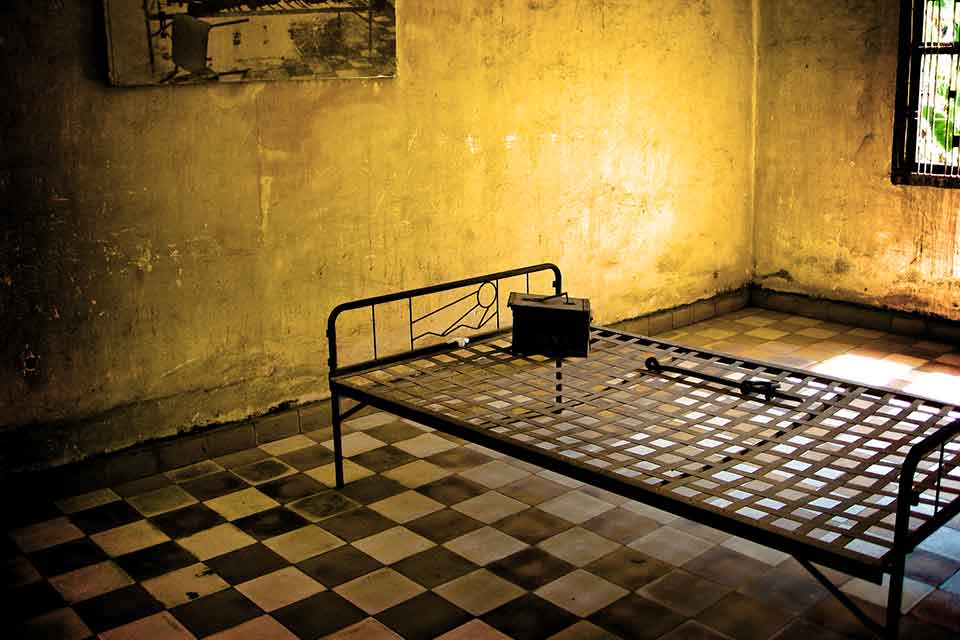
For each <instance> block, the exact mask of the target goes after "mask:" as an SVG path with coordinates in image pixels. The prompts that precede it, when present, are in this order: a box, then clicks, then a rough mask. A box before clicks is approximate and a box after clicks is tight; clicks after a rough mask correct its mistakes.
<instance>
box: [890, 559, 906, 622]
mask: <svg viewBox="0 0 960 640" xmlns="http://www.w3.org/2000/svg"><path fill="white" fill-rule="evenodd" d="M906 564H907V558H906V556H905V555H904V554H897V556H896V558H895V559H894V561H893V571H891V572H890V588H889V589H888V590H887V632H886V637H887V639H888V640H897V637H899V635H900V607H901V605H902V604H903V576H904V573H905V572H906V570H905V568H906Z"/></svg>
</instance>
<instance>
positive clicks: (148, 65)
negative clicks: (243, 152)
mask: <svg viewBox="0 0 960 640" xmlns="http://www.w3.org/2000/svg"><path fill="white" fill-rule="evenodd" d="M103 3H104V11H105V13H106V25H107V46H108V48H109V52H108V57H109V61H110V82H111V83H112V84H114V85H117V86H136V85H158V84H181V83H200V82H243V81H246V82H258V81H264V80H305V79H313V78H377V77H392V76H394V75H396V69H397V38H396V25H397V14H396V0H283V1H279V0H278V1H272V0H103Z"/></svg>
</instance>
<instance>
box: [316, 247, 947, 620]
mask: <svg viewBox="0 0 960 640" xmlns="http://www.w3.org/2000/svg"><path fill="white" fill-rule="evenodd" d="M541 272H546V273H552V275H553V282H552V286H553V288H554V291H555V292H556V293H557V294H560V293H561V291H562V285H561V283H562V278H561V274H560V270H559V268H558V267H557V266H556V265H553V264H540V265H534V266H530V267H525V268H521V269H514V270H510V271H502V272H498V273H492V274H488V275H484V276H478V277H475V278H467V279H464V280H458V281H454V282H448V283H445V284H439V285H435V286H430V287H422V288H419V289H411V290H407V291H401V292H398V293H394V294H388V295H383V296H376V297H370V298H364V299H361V300H355V301H352V302H347V303H344V304H341V305H339V306H337V307H336V308H334V309H333V311H332V312H331V313H330V316H329V319H328V325H327V337H328V341H329V349H330V359H329V377H330V392H331V404H332V417H333V442H334V453H335V469H336V484H337V487H338V488H339V487H342V486H343V448H342V442H341V441H342V424H343V421H344V420H345V419H347V418H349V417H350V416H351V415H353V414H354V413H355V412H356V411H358V410H360V409H362V408H363V407H366V406H370V407H375V408H378V409H381V410H384V411H387V412H390V413H393V414H395V415H397V416H400V417H403V418H407V419H410V420H413V421H416V422H418V423H421V424H424V425H427V426H430V427H433V428H435V429H438V430H440V431H443V432H446V433H449V434H452V435H454V436H457V437H459V438H462V439H464V440H467V441H470V442H474V443H477V444H480V445H482V446H485V447H488V448H490V449H492V450H495V451H498V452H500V453H503V454H505V455H509V456H513V457H515V458H518V459H520V460H523V461H526V462H530V463H533V464H536V465H539V466H541V467H543V468H545V469H549V470H551V471H554V472H557V473H560V474H563V475H565V476H568V477H570V478H573V479H576V480H579V481H581V482H584V483H587V484H591V485H593V486H596V487H599V488H601V489H605V490H608V491H611V492H614V493H617V494H619V495H622V496H624V497H627V498H630V499H633V500H637V501H639V502H643V503H646V504H649V505H651V506H654V507H657V508H660V509H663V510H665V511H667V512H670V513H672V514H675V515H677V516H680V517H683V518H687V519H690V520H693V521H695V522H699V523H702V524H705V525H707V526H710V527H714V528H716V529H719V530H722V531H725V532H727V533H730V534H733V535H737V536H740V537H742V538H746V539H748V540H751V541H753V542H756V543H759V544H761V545H764V546H768V547H771V548H773V549H777V550H779V551H783V552H785V553H788V554H790V555H792V556H793V557H795V558H796V559H797V560H798V561H799V562H800V564H801V565H802V566H803V567H804V568H806V569H807V570H808V571H809V572H810V573H811V574H812V575H813V576H814V577H815V578H816V579H817V580H819V581H820V582H821V583H822V584H823V585H824V586H825V588H827V589H828V590H829V592H830V593H831V594H832V595H833V596H835V597H836V598H837V599H839V600H840V601H841V603H842V604H843V605H844V606H845V607H846V608H848V609H849V610H850V611H851V612H852V613H853V614H854V615H855V616H856V617H857V618H858V619H860V620H861V621H862V622H863V624H864V625H866V626H867V627H868V628H870V629H871V630H872V631H874V632H876V633H878V634H880V635H883V636H885V637H888V638H896V637H897V636H898V632H899V622H900V617H901V606H902V598H903V581H904V573H905V563H906V556H907V554H909V553H910V552H911V551H912V550H913V549H914V548H915V547H916V546H917V545H918V544H919V543H920V542H922V541H923V540H924V539H925V538H926V537H927V536H929V535H930V534H932V533H933V532H934V531H935V530H936V529H937V528H939V527H940V526H941V525H943V524H944V523H946V522H947V521H949V520H950V519H951V518H952V517H954V516H955V515H956V514H957V513H960V439H958V438H957V436H958V435H960V420H957V418H960V410H958V409H957V408H956V407H954V406H952V405H946V404H943V403H939V402H935V401H932V400H928V399H924V398H919V397H916V396H911V395H909V394H905V393H903V392H900V391H897V390H894V389H886V388H876V387H870V386H867V385H863V384H859V383H856V382H851V381H846V380H841V379H837V378H832V377H828V376H823V375H819V374H813V373H811V372H809V371H802V370H798V369H791V368H787V367H781V366H773V365H770V364H766V363H763V362H758V361H754V360H750V359H746V358H741V357H738V356H733V355H729V354H723V353H717V352H712V351H707V350H704V349H697V348H692V347H685V346H683V345H680V344H677V343H674V342H671V341H668V340H660V339H654V338H649V337H645V336H640V335H634V334H630V333H626V332H621V331H616V330H613V329H609V328H605V327H600V326H595V327H592V331H591V353H590V356H589V357H587V358H567V359H556V360H553V359H549V358H546V357H541V356H520V355H514V354H513V353H512V351H511V349H510V340H509V335H508V334H507V333H506V330H505V329H504V328H502V327H501V322H500V319H501V318H500V312H501V296H500V288H501V286H502V281H504V280H510V279H516V278H523V279H524V280H525V282H524V285H525V288H526V289H527V291H528V292H529V290H530V278H531V275H534V274H540V273H541ZM464 291H466V293H465V294H463V295H457V294H460V293H462V292H464ZM443 294H448V295H447V297H450V296H451V295H452V296H453V299H452V300H449V301H442V300H441V301H440V302H434V300H435V299H436V298H437V297H442V296H443ZM425 300H426V301H429V302H431V303H432V304H435V305H436V306H435V307H432V308H429V310H428V311H420V310H418V311H417V312H416V313H415V308H414V307H415V302H417V303H422V302H423V301H425ZM404 302H405V303H406V313H405V314H404V316H405V318H406V320H407V324H408V325H409V336H408V338H407V339H406V340H405V342H406V344H405V347H404V348H403V349H401V350H400V351H399V352H396V353H392V354H390V355H386V356H382V355H380V352H381V351H382V344H381V346H380V348H378V340H377V321H378V315H377V310H378V309H383V308H384V307H385V306H387V305H397V304H399V305H401V307H402V306H403V303H404ZM464 306H468V307H469V308H467V309H466V311H465V312H463V313H461V310H462V309H463V307H464ZM367 309H369V314H370V315H369V330H370V331H369V333H370V336H371V338H372V340H371V342H372V352H373V358H372V359H364V360H361V361H358V362H355V363H353V364H349V365H341V364H340V362H339V358H338V355H339V353H338V349H339V348H340V347H339V346H338V342H337V321H338V319H339V318H340V316H341V315H343V314H344V313H347V312H354V311H358V310H367ZM445 314H446V315H450V314H452V316H454V318H455V319H454V320H453V321H451V322H449V323H448V324H447V326H446V328H443V329H433V330H431V329H429V327H428V325H429V324H430V323H433V324H436V322H435V321H437V320H438V319H439V318H441V317H442V316H444V315H445ZM382 315H383V311H381V316H382ZM396 315H397V314H394V316H396ZM365 322H366V321H365ZM364 332H365V331H364V330H360V331H354V332H353V333H351V334H350V335H351V336H354V335H360V334H362V333H364ZM464 332H466V333H472V334H474V335H472V336H471V337H469V338H464V337H459V338H452V337H453V336H455V335H457V334H458V333H459V334H462V333H464ZM381 342H382V341H381ZM425 342H432V344H427V345H426V346H419V344H422V343H425ZM346 398H349V399H351V400H353V401H355V402H356V404H354V405H353V406H352V407H350V408H349V409H346V410H344V409H343V407H342V406H341V402H342V400H343V399H346ZM813 563H818V564H820V565H823V566H825V567H829V568H832V569H836V570H838V571H841V572H844V573H847V574H849V575H852V576H856V577H860V578H863V579H866V580H869V581H872V582H874V583H877V584H881V583H882V581H883V576H884V574H885V573H890V574H891V579H890V587H889V592H888V599H887V611H886V621H885V624H880V623H878V622H876V621H874V620H873V619H872V618H870V617H869V616H868V615H867V614H866V613H864V612H863V611H862V610H861V609H860V608H859V607H858V606H857V605H856V603H854V602H853V601H852V600H851V599H850V598H849V597H848V596H847V595H846V594H844V593H843V592H842V591H841V590H840V589H839V588H838V587H837V586H835V585H834V584H833V583H832V582H831V581H830V580H829V579H828V578H827V577H826V576H824V575H823V573H822V572H821V571H820V570H818V569H817V567H816V566H814V564H813Z"/></svg>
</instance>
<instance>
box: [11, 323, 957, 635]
mask: <svg viewBox="0 0 960 640" xmlns="http://www.w3.org/2000/svg"><path fill="white" fill-rule="evenodd" d="M666 337H669V338H674V339H676V340H677V341H679V342H685V343H691V344H696V345H705V346H710V347H713V348H715V349H719V350H724V351H728V352H734V353H738V354H743V355H749V356H751V357H757V358H762V359H766V360H773V361H776V362H779V363H782V364H788V365H793V366H801V367H812V368H814V369H816V370H818V371H821V372H825V373H831V374H835V375H841V376H844V377H848V378H849V377H858V376H859V377H861V378H864V379H865V380H866V381H868V382H872V383H874V384H884V385H886V386H894V387H900V388H904V389H908V390H910V391H915V392H918V393H926V394H928V395H935V396H939V397H944V396H945V395H946V394H947V392H948V391H952V392H953V393H954V398H953V399H954V400H956V389H958V388H960V387H958V386H957V384H956V383H957V380H958V379H960V352H957V351H956V350H955V349H954V347H953V346H951V345H946V344H938V343H934V342H929V341H919V340H916V339H911V338H905V337H902V336H895V335H891V334H885V333H881V332H878V331H871V330H866V329H854V328H851V327H845V326H842V325H835V324H828V323H825V322H820V321H817V320H811V319H808V318H801V317H797V316H787V315H784V314H780V313H774V312H770V311H761V310H757V309H746V310H743V311H740V312H737V313H735V314H730V315H727V316H724V317H722V318H718V319H714V320H710V321H707V322H703V323H699V324H697V325H692V326H690V327H687V328H684V329H682V330H678V331H673V332H670V333H669V334H666ZM881 378H884V379H881ZM348 424H349V428H348V429H347V431H346V433H347V435H346V437H345V439H344V445H345V451H346V454H347V455H348V456H349V461H348V463H347V466H346V470H347V478H348V482H349V484H348V485H347V486H346V487H345V488H344V489H343V490H342V491H335V490H332V489H331V488H330V487H331V485H332V459H333V455H332V453H331V447H332V443H331V441H330V437H331V433H330V429H329V428H326V429H320V430H317V431H314V432H310V433H307V434H303V435H297V436H293V437H290V438H287V439H285V440H280V441H276V442H271V443H269V444H264V445H262V446H260V447H258V448H256V449H250V450H247V451H242V452H239V453H235V454H231V455H228V456H225V457H222V458H218V459H215V460H208V461H204V462H201V463H198V464H195V465H192V466H189V467H184V468H181V469H176V470H174V471H171V472H168V473H165V474H162V475H157V476H153V477H149V478H146V479H143V480H138V481H135V482H131V483H128V484H124V485H119V486H114V487H111V488H109V489H104V490H100V491H95V492H92V493H86V494H82V495H76V496H73V497H69V498H66V499H62V500H58V501H56V502H53V503H43V502H40V503H33V504H30V505H29V506H28V507H23V508H18V509H15V510H13V512H12V513H10V514H8V515H10V516H12V525H11V526H10V527H8V531H7V533H8V535H7V536H6V539H5V540H4V542H3V544H4V545H6V553H5V554H4V555H5V557H6V560H5V563H4V569H5V570H4V592H5V598H4V599H5V603H4V604H5V607H6V608H7V609H8V610H9V611H14V612H16V614H17V616H18V619H17V622H16V623H15V626H14V627H13V628H14V629H15V630H14V632H13V636H7V637H16V638H61V639H64V640H71V639H80V638H91V637H100V638H105V639H120V638H145V639H150V640H166V639H172V638H208V637H209V638H217V639H220V640H226V639H232V638H237V639H240V638H259V639H273V638H276V639H282V638H286V639H293V638H309V639H314V638H320V637H332V638H363V639H368V638H369V639H380V638H398V637H400V638H410V639H418V638H437V637H440V638H444V639H446V640H452V639H460V638H464V639H465V638H470V639H486V638H616V637H622V638H651V639H653V638H662V639H665V640H666V639H680V638H703V639H706V638H738V639H739V638H743V639H746V640H754V639H755V640H764V639H767V638H778V639H781V640H787V639H790V638H803V639H804V640H807V639H809V638H824V639H831V638H844V637H857V638H859V637H870V634H868V633H867V631H866V629H865V628H864V627H862V626H861V625H860V624H859V623H858V622H857V621H856V620H855V619H854V618H853V616H851V615H850V614H849V613H847V612H846V611H845V610H844V609H843V608H842V607H841V606H840V605H839V603H838V602H837V601H836V600H835V599H833V598H832V597H829V595H828V593H827V592H826V590H825V589H824V588H823V587H821V586H820V585H819V584H818V583H817V582H816V581H815V580H814V579H813V578H812V577H810V576H809V575H808V574H807V573H806V572H805V571H804V570H803V569H802V568H801V567H800V565H799V564H798V563H797V562H796V561H795V560H793V559H792V558H790V557H788V556H786V555H784V554H782V553H779V552H776V551H772V550H770V549H766V548H763V547H759V546H757V545H754V544H752V543H749V542H747V541H745V540H742V539H739V538H736V537H731V536H728V535H726V534H723V533H720V532H717V531H715V530H712V529H709V528H706V527H703V526H700V525H697V524H694V523H692V522H689V521H686V520H682V519H678V518H675V517H673V516H670V515H669V514H666V513H664V512H662V511H658V510H655V509H651V508H649V507H645V506H644V505H641V504H639V503H636V502H632V501H627V500H624V499H622V498H620V497H618V496H615V495H612V494H609V493H606V492H603V491H600V490H597V489H593V488H591V487H588V486H584V485H581V484H580V483H577V482H574V481H570V480H567V479H565V478H562V477H560V476H557V475H555V474H553V473H551V472H548V471H544V470H542V469H539V468H537V467H534V466H531V465H528V464H525V463H522V462H519V461H517V460H513V459H509V458H504V457H502V456H500V455H499V454H496V453H494V452H491V451H489V450H486V449H483V448H481V447H477V446H474V445H470V444H466V443H464V442H462V441H460V440H457V439H456V438H452V437H448V436H445V435H443V434H441V433H439V432H435V431H432V430H430V429H428V428H425V427H423V426H419V425H416V424H412V423H410V422H406V421H403V420H398V419H396V418H394V417H392V416H390V415H386V414H381V413H378V414H372V415H367V416H364V417H361V418H358V419H356V420H353V421H351V422H350V423H348ZM8 490H9V489H8ZM13 490H14V491H16V489H15V488H14V489H13ZM958 570H960V519H956V520H954V522H952V523H951V526H949V527H945V528H943V529H941V531H940V532H938V533H937V534H936V535H935V536H933V537H932V538H930V540H929V541H928V542H926V543H925V544H924V545H923V547H922V548H921V549H919V550H917V551H916V552H915V553H914V554H913V555H912V556H911V558H910V561H909V565H908V575H909V578H908V580H907V584H906V602H905V606H906V607H908V608H909V614H908V615H907V616H906V618H905V619H904V624H903V626H902V629H903V631H904V635H905V637H907V638H925V639H928V638H932V639H936V638H956V637H957V634H960V571H958ZM827 573H828V575H830V576H831V577H832V578H833V579H834V580H835V582H836V583H837V584H840V585H842V589H843V590H844V591H845V592H846V593H848V594H849V595H850V596H851V597H853V599H854V600H856V601H857V602H859V603H861V604H862V606H863V607H864V608H865V609H866V610H867V611H869V612H871V613H873V614H874V615H875V617H877V618H878V619H879V618H880V616H881V614H882V610H881V606H882V604H883V603H884V602H885V588H882V587H878V586H876V585H873V584H870V583H867V582H864V581H861V580H858V579H850V578H849V577H846V576H844V575H842V574H838V573H835V572H831V571H827ZM878 605H880V606H878ZM5 628H7V629H10V628H11V627H10V626H9V625H5Z"/></svg>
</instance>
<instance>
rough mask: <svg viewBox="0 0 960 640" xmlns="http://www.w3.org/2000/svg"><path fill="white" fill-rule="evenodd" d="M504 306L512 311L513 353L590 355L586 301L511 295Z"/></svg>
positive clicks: (558, 296) (558, 355) (568, 298)
mask: <svg viewBox="0 0 960 640" xmlns="http://www.w3.org/2000/svg"><path fill="white" fill-rule="evenodd" d="M507 306H508V307H510V309H511V310H512V311H513V352H514V353H516V354H523V355H529V354H540V355H544V356H551V357H554V358H563V357H567V356H576V357H586V356H587V354H588V353H589V352H590V301H589V300H587V299H585V298H571V297H569V296H567V294H565V293H563V294H560V295H552V296H544V295H537V294H532V293H517V292H512V293H511V294H510V299H509V300H508V301H507Z"/></svg>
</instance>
